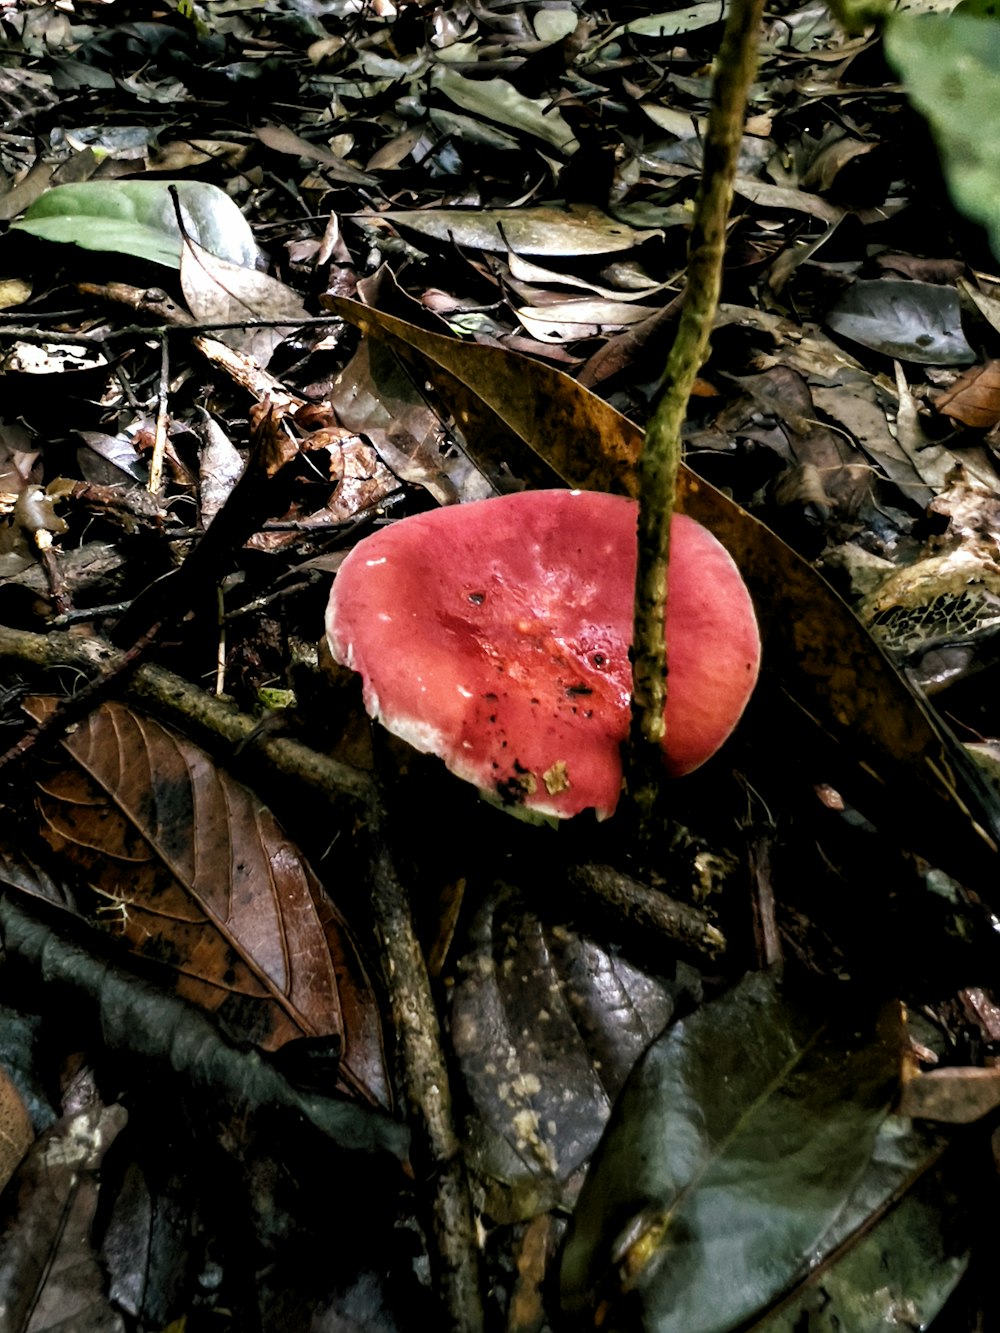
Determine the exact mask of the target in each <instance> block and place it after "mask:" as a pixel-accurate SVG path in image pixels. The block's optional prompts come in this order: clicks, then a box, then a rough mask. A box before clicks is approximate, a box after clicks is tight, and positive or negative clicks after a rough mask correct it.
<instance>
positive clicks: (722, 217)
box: [627, 0, 764, 831]
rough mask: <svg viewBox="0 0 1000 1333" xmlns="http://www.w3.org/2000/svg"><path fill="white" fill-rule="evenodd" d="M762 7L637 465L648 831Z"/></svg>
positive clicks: (739, 50) (715, 127)
mask: <svg viewBox="0 0 1000 1333" xmlns="http://www.w3.org/2000/svg"><path fill="white" fill-rule="evenodd" d="M763 9H764V5H763V0H732V3H731V7H730V10H729V16H728V18H727V20H726V27H725V32H724V34H723V38H722V45H721V47H720V49H719V54H718V58H717V61H716V72H715V78H714V81H713V90H712V106H711V109H710V111H709V115H708V125H707V129H706V133H705V141H704V159H703V168H702V176H701V184H700V186H699V189H698V194H697V198H696V200H695V211H694V223H693V226H692V229H691V239H690V245H689V251H688V266H687V281H686V285H685V288H684V302H683V306H682V309H681V316H680V322H679V326H678V330H677V336H676V338H675V340H674V343H673V346H672V347H671V349H670V353H669V356H668V357H667V365H666V369H665V371H664V375H663V381H662V384H661V391H660V396H659V399H658V401H657V404H656V407H655V409H654V411H653V415H652V417H651V418H650V421H649V425H648V427H647V430H646V439H645V443H644V446H643V451H642V458H641V460H640V465H639V486H640V494H639V555H638V566H637V569H636V584H635V618H634V625H633V637H632V643H633V660H632V680H633V688H632V725H631V734H630V737H629V755H628V758H627V785H628V790H629V794H630V797H631V800H632V802H633V805H634V808H635V809H636V811H637V813H638V816H639V821H640V826H641V827H643V826H646V827H647V829H648V826H649V824H650V821H651V820H652V812H653V808H654V806H655V804H656V798H657V793H658V792H659V790H660V785H661V778H662V773H663V762H662V757H661V747H662V743H663V738H664V734H665V728H664V717H663V711H664V708H665V706H666V701H667V643H666V633H665V626H664V613H665V607H666V600H667V569H668V566H669V562H670V521H671V517H672V515H673V510H674V488H675V485H676V481H677V470H678V468H679V466H680V462H681V428H682V426H683V424H684V417H685V415H686V413H687V404H688V399H689V398H690V395H691V389H692V386H693V384H694V380H695V376H696V375H697V373H698V370H699V369H700V367H701V365H702V363H703V362H704V360H705V357H706V355H707V352H708V343H709V338H710V335H711V331H712V324H713V321H714V319H715V311H716V307H717V306H718V303H719V291H720V288H721V285H722V261H723V255H724V252H725V242H726V224H727V221H728V218H729V209H730V206H731V204H732V197H733V178H734V177H735V175H736V158H737V154H738V152H739V146H740V138H741V136H742V133H743V118H744V112H745V108H746V102H747V94H748V92H749V88H750V82H751V80H752V78H753V75H754V71H755V70H756V67H757V41H758V34H759V31H760V24H761V18H762V15H763ZM648 831H651V830H648Z"/></svg>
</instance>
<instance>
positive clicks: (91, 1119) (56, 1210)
mask: <svg viewBox="0 0 1000 1333" xmlns="http://www.w3.org/2000/svg"><path fill="white" fill-rule="evenodd" d="M126 1118H127V1117H126V1114H125V1112H124V1111H123V1110H122V1108H121V1107H120V1106H111V1107H104V1106H101V1105H100V1104H96V1105H93V1106H91V1107H90V1108H88V1109H82V1110H79V1111H78V1112H76V1113H75V1114H74V1113H70V1114H68V1115H66V1116H65V1117H64V1118H63V1119H62V1120H60V1121H59V1122H58V1124H56V1125H54V1126H53V1127H52V1128H51V1129H49V1130H48V1131H46V1133H45V1134H43V1135H42V1136H41V1137H40V1138H38V1139H37V1140H36V1141H35V1144H34V1145H33V1147H32V1149H31V1151H30V1152H29V1154H28V1156H27V1157H26V1159H25V1161H24V1163H23V1164H22V1166H21V1169H20V1171H19V1173H18V1175H17V1178H16V1181H17V1184H16V1189H15V1190H12V1192H11V1194H10V1195H8V1207H9V1209H10V1211H9V1213H8V1215H7V1216H6V1217H5V1218H4V1221H5V1223H6V1226H5V1227H4V1229H3V1234H2V1235H0V1309H2V1311H3V1317H2V1318H3V1328H4V1330H5V1333H6V1330H8V1329H10V1330H11V1331H12V1333H13V1331H14V1330H21V1329H31V1330H37V1331H38V1333H45V1330H48V1329H52V1330H56V1329H67V1328H74V1327H75V1328H79V1329H84V1328H86V1329H94V1330H101V1331H102V1333H119V1330H122V1329H124V1322H123V1321H122V1318H121V1316H120V1315H119V1314H118V1313H116V1311H115V1310H114V1308H113V1307H112V1306H111V1304H110V1302H109V1301H108V1298H107V1296H106V1294H105V1290H104V1273H103V1270H102V1268H101V1265H100V1262H99V1260H98V1257H97V1253H96V1251H95V1249H94V1246H93V1242H92V1231H93V1225H94V1217H95V1214H96V1211H97V1193H98V1179H99V1173H100V1166H101V1162H102V1160H103V1158H104V1154H105V1152H106V1151H107V1148H108V1147H109V1145H110V1144H111V1143H112V1142H113V1140H114V1139H115V1137H116V1136H117V1135H118V1133H119V1132H120V1130H121V1129H122V1127H123V1125H124V1124H125V1120H126Z"/></svg>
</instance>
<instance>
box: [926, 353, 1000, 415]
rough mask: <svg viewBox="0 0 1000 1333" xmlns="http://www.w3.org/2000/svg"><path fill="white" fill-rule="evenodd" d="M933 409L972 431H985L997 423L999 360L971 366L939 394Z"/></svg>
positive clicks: (999, 388)
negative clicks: (970, 428) (971, 428)
mask: <svg viewBox="0 0 1000 1333" xmlns="http://www.w3.org/2000/svg"><path fill="white" fill-rule="evenodd" d="M934 406H935V407H936V408H937V410H938V411H939V412H942V413H944V415H945V416H946V417H951V418H952V419H953V420H955V421H960V422H961V423H962V425H963V426H972V427H973V429H975V430H988V429H989V428H990V427H991V426H995V425H996V424H997V422H998V421H1000V361H995V360H994V361H987V362H986V363H985V364H984V365H982V366H970V367H969V369H968V370H966V371H963V372H962V374H961V375H959V377H958V379H957V380H956V381H955V383H954V384H953V385H952V386H951V388H950V389H946V390H945V391H944V393H942V394H940V395H939V396H938V398H937V400H936V401H935V404H934Z"/></svg>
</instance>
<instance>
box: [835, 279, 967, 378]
mask: <svg viewBox="0 0 1000 1333" xmlns="http://www.w3.org/2000/svg"><path fill="white" fill-rule="evenodd" d="M826 322H827V325H828V326H829V327H830V328H831V329H833V331H834V333H839V334H840V335H841V337H843V338H850V340H851V341H852V342H856V343H860V344H861V346H862V347H870V348H871V349H872V350H873V351H876V352H881V353H882V354H883V356H893V357H899V358H901V359H902V360H904V361H915V362H917V363H918V364H920V365H929V366H965V365H968V364H969V362H970V361H974V360H975V359H976V354H975V352H974V351H973V350H972V348H971V347H970V346H969V344H968V343H967V342H966V341H965V337H964V335H963V333H962V316H961V311H960V309H959V303H958V293H957V292H956V291H955V289H954V288H953V287H939V286H938V285H937V284H936V283H931V282H901V281H896V280H895V279H893V278H882V279H876V280H875V281H871V282H868V281H862V282H855V283H854V284H853V285H852V286H850V287H848V289H847V291H846V292H844V294H843V295H842V296H841V297H840V299H839V300H838V302H837V304H836V305H835V306H834V307H833V309H832V310H830V311H829V312H828V314H827V316H826Z"/></svg>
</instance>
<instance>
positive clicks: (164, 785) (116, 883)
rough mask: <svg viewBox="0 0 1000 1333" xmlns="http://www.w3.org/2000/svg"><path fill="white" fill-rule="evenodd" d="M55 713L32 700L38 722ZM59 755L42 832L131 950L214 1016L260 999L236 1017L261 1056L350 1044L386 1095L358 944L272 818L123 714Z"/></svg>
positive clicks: (167, 733)
mask: <svg viewBox="0 0 1000 1333" xmlns="http://www.w3.org/2000/svg"><path fill="white" fill-rule="evenodd" d="M49 706H50V704H49V701H47V700H37V699H36V700H33V701H32V702H31V712H32V713H33V715H35V716H41V715H42V714H43V713H44V712H45V711H46V710H47V708H48V707H49ZM64 744H65V746H66V748H67V749H68V750H69V752H70V753H71V755H72V756H73V758H74V759H75V760H76V762H77V764H79V766H80V767H79V769H60V770H53V771H52V772H51V773H50V774H49V775H48V776H46V777H45V778H44V780H43V782H42V783H41V784H40V785H41V791H40V796H39V805H40V809H41V813H42V817H43V832H44V833H45V836H46V838H47V839H48V841H49V842H50V843H51V844H52V846H53V847H54V848H55V849H56V850H57V851H58V852H60V853H61V854H63V855H66V856H68V857H70V858H71V859H73V860H74V861H75V862H76V863H78V864H80V865H82V866H83V867H84V871H85V874H86V876H87V879H88V882H89V883H90V884H91V885H92V887H93V888H94V889H95V890H96V891H97V892H98V893H99V894H100V895H102V896H104V897H106V898H107V899H108V901H109V903H111V904H113V905H114V906H116V907H118V908H119V909H120V913H121V918H120V919H121V928H122V932H123V934H124V935H125V936H126V937H127V938H128V939H129V941H130V943H131V944H132V947H133V948H134V949H136V950H137V951H139V952H142V953H144V954H145V955H147V956H150V957H153V958H156V959H157V960H159V961H161V962H165V963H167V964H168V965H170V966H171V967H173V968H174V969H176V971H177V973H178V975H179V982H178V990H179V991H180V992H181V993H183V994H185V995H187V996H188V998H191V999H195V1000H196V1001H197V1002H199V1003H201V1004H203V1005H204V1006H205V1007H207V1008H210V1009H219V1008H220V1007H221V1006H223V1005H224V1004H225V1002H226V1001H227V1000H228V999H229V998H230V997H231V996H233V997H236V998H237V999H238V1000H244V1001H245V1000H251V1001H257V1003H256V1005H252V1006H250V1007H249V1013H248V1009H247V1006H246V1005H245V1004H240V1005H237V1006H236V1007H237V1010H238V1013H239V1018H240V1020H241V1024H242V1031H241V1035H244V1036H249V1037H252V1039H253V1040H255V1041H257V1043H258V1044H260V1045H262V1046H264V1047H266V1048H269V1049H274V1048H276V1047H278V1046H280V1045H282V1044H283V1043H284V1042H285V1041H287V1040H289V1039H290V1038H292V1037H300V1036H304V1035H307V1036H336V1037H338V1038H340V1039H342V1040H343V1041H344V1042H345V1045H346V1047H347V1051H346V1062H347V1064H348V1065H349V1066H350V1068H351V1069H352V1070H353V1071H354V1073H355V1074H356V1077H357V1081H358V1082H360V1083H362V1084H364V1085H365V1086H367V1087H369V1089H371V1090H373V1091H374V1092H375V1093H376V1095H377V1096H379V1097H380V1098H381V1097H383V1096H384V1082H385V1079H384V1070H383V1069H382V1062H381V1048H380V1045H379V1032H378V1021H377V1017H376V1010H375V1006H374V1003H373V1001H372V999H371V996H370V994H369V993H368V991H367V982H366V979H365V977H364V971H363V968H362V966H361V964H360V961H359V959H358V957H357V953H356V950H355V948H354V945H353V942H352V941H351V938H350V935H349V934H348V933H347V930H346V927H345V925H344V923H343V922H342V921H341V920H340V918H339V917H338V915H337V914H336V912H335V910H334V909H333V908H332V907H331V906H330V904H329V903H328V902H327V901H326V899H325V896H324V894H323V891H322V889H321V887H320V885H319V883H318V881H317V880H316V877H315V875H314V874H313V872H312V870H311V869H310V867H309V865H308V863H307V862H306V861H305V859H304V858H303V857H302V855H301V853H300V852H299V851H298V849H297V848H296V847H295V846H294V844H292V843H291V842H290V841H289V840H288V838H287V837H286V836H285V835H284V833H283V832H282V830H281V828H280V827H279V825H278V823H277V821H276V820H275V818H274V816H273V815H272V814H271V812H270V810H268V809H267V807H266V806H264V805H262V804H261V802H260V801H259V800H258V799H257V797H256V796H254V794H253V793H252V792H251V791H250V790H249V788H247V787H244V786H243V785H242V784H241V783H239V782H237V781H236V780H235V779H234V778H232V777H231V776H230V775H229V774H228V773H226V772H225V771H224V770H222V769H219V768H217V767H216V765H215V763H214V762H213V760H212V759H211V757H210V756H209V755H208V754H207V753H206V752H205V751H203V750H201V749H199V747H198V746H196V745H194V744H193V743H192V742H190V741H189V740H187V739H186V738H185V737H183V736H180V735H178V734H177V733H176V732H174V731H172V730H170V729H169V728H167V727H165V726H163V725H161V724H160V723H159V722H157V721H155V720H154V719H152V718H149V717H145V716H143V715H142V714H139V713H137V712H135V711H134V710H132V709H131V708H129V707H127V706H126V705H125V704H122V703H117V702H113V703H109V704H105V705H103V706H102V707H101V708H100V709H98V710H97V711H96V712H94V713H92V714H91V715H90V717H89V718H87V720H86V721H85V722H83V723H81V724H80V726H79V727H78V728H77V730H76V731H74V732H73V734H72V735H70V736H68V737H67V738H66V740H65V742H64ZM331 950H332V951H333V952H331ZM335 960H336V961H335ZM342 989H343V991H344V995H343V996H342V995H341V990H342ZM342 999H343V1000H344V1005H342V1003H341V1001H342ZM232 1007H233V1006H229V1009H230V1010H231V1009H232ZM345 1007H346V1008H347V1010H348V1012H347V1016H346V1019H345V1015H344V1012H343V1009H344V1008H345ZM224 1016H225V1017H226V1020H227V1022H229V1024H230V1026H232V1021H233V1020H232V1017H231V1015H230V1014H228V1013H226V1012H225V1011H224Z"/></svg>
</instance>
